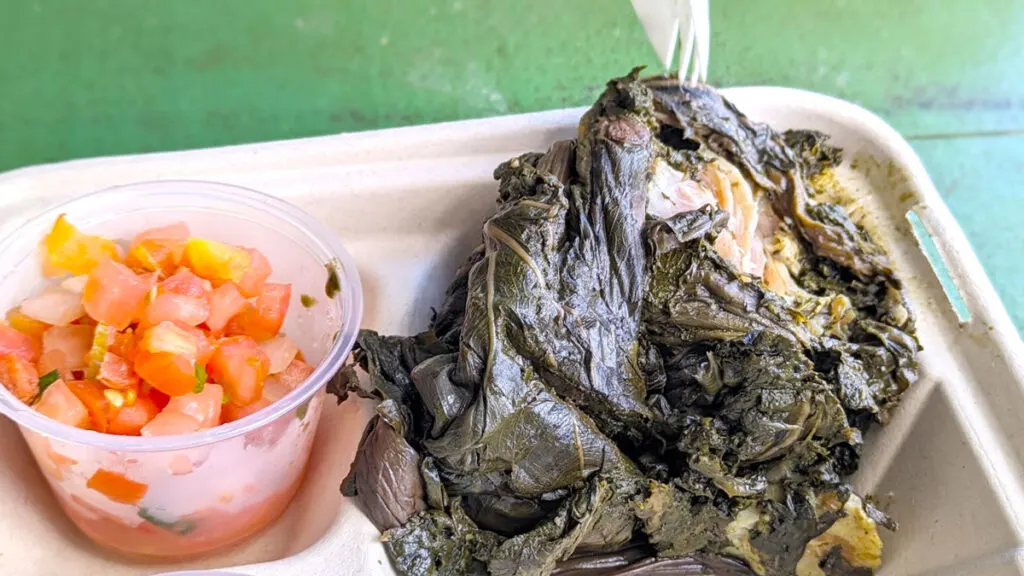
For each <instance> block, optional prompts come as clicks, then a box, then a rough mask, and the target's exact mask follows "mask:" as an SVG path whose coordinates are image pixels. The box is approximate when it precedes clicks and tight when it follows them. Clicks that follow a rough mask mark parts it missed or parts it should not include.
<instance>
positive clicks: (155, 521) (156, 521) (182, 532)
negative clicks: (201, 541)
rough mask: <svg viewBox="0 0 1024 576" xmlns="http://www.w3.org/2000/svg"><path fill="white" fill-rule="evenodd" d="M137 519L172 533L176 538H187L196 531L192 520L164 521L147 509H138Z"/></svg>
mask: <svg viewBox="0 0 1024 576" xmlns="http://www.w3.org/2000/svg"><path fill="white" fill-rule="evenodd" d="M139 518H142V519H143V520H145V521H146V522H149V523H150V524H152V525H154V526H156V527H158V528H163V529H164V530H167V531H168V532H173V533H175V534H177V535H178V536H188V535H189V534H190V533H191V532H192V531H193V530H195V529H196V523H195V521H194V520H164V519H162V518H159V517H158V516H156V515H155V514H154V513H153V511H151V510H149V509H147V508H139Z"/></svg>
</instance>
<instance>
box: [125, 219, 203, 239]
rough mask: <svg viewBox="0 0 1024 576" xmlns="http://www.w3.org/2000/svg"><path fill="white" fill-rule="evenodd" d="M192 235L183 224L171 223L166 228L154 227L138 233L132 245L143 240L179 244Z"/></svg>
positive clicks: (186, 225)
mask: <svg viewBox="0 0 1024 576" xmlns="http://www.w3.org/2000/svg"><path fill="white" fill-rule="evenodd" d="M191 235H192V232H191V230H189V228H188V224H186V223H184V222H173V223H171V224H167V225H166V226H156V227H154V228H148V229H146V230H143V231H142V232H139V233H138V234H136V235H135V238H132V244H138V243H139V242H142V241H143V240H158V241H160V242H181V243H182V244H184V243H185V241H186V240H188V239H189V236H191Z"/></svg>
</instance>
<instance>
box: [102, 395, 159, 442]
mask: <svg viewBox="0 0 1024 576" xmlns="http://www.w3.org/2000/svg"><path fill="white" fill-rule="evenodd" d="M159 413H160V409H159V408H157V405H156V403H155V402H153V400H152V399H150V398H147V397H145V396H139V397H138V398H136V399H135V403H134V404H132V405H131V406H128V405H125V406H122V407H121V409H120V410H118V411H117V414H116V415H115V416H114V418H113V419H112V420H111V421H110V427H109V428H108V429H107V432H108V433H110V434H121V435H124V436H138V435H139V433H140V432H141V431H142V428H143V427H144V426H145V425H146V424H148V423H149V421H150V420H152V419H153V418H155V417H156V415H157V414H159Z"/></svg>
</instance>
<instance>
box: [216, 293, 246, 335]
mask: <svg viewBox="0 0 1024 576" xmlns="http://www.w3.org/2000/svg"><path fill="white" fill-rule="evenodd" d="M246 304H248V302H246V300H245V297H244V296H242V293H241V292H239V291H238V287H237V286H235V284H234V282H228V283H226V284H222V285H221V286H220V287H218V288H217V289H216V290H214V291H213V292H212V293H211V294H210V316H209V317H208V318H207V319H206V326H207V328H209V329H210V332H212V333H214V334H220V333H221V332H223V331H224V327H225V326H227V324H228V321H229V320H231V318H232V317H233V316H234V315H235V314H238V313H239V312H241V311H242V308H244V307H245V305H246Z"/></svg>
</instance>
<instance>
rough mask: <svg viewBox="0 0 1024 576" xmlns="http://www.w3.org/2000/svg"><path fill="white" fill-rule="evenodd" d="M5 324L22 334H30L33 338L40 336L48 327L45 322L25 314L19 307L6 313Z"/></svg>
mask: <svg viewBox="0 0 1024 576" xmlns="http://www.w3.org/2000/svg"><path fill="white" fill-rule="evenodd" d="M7 324H8V325H10V327H11V328H14V329H15V330H17V331H18V332H21V333H22V334H26V335H28V336H32V337H33V338H35V339H38V338H41V337H42V335H43V332H46V329H47V328H49V327H50V325H49V324H47V323H46V322H40V321H39V320H36V319H35V318H32V317H30V316H26V315H25V313H24V312H22V311H21V308H14V309H12V310H11V311H10V312H8V313H7Z"/></svg>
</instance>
